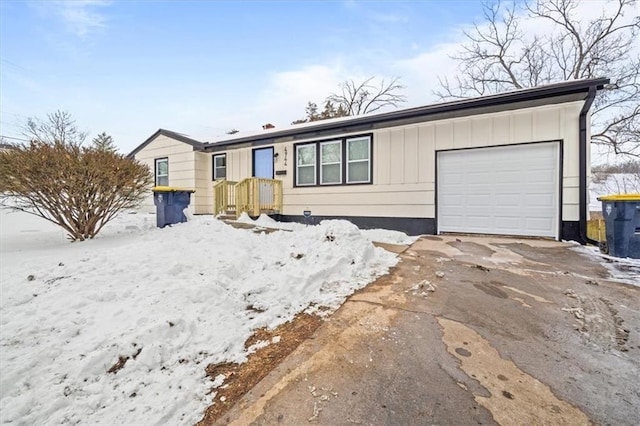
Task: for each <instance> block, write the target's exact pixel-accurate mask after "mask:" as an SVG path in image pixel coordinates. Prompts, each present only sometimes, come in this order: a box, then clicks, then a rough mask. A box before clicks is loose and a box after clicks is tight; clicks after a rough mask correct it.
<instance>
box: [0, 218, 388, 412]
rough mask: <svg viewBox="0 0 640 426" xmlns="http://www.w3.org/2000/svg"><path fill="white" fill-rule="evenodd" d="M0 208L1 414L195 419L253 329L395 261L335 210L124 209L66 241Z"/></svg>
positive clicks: (345, 291) (325, 300) (342, 293)
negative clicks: (307, 220) (236, 213)
mask: <svg viewBox="0 0 640 426" xmlns="http://www.w3.org/2000/svg"><path fill="white" fill-rule="evenodd" d="M2 219H3V225H2V226H3V227H2V232H3V234H2V240H3V244H2V272H1V287H0V291H1V299H0V313H1V315H0V345H1V347H2V350H1V354H0V361H1V363H2V376H1V377H0V389H1V395H0V398H1V400H0V411H1V412H2V415H1V419H2V422H3V423H5V422H6V423H11V422H13V423H18V424H44V423H47V424H58V423H67V422H68V423H79V422H82V423H85V424H96V423H100V424H193V423H195V422H196V421H197V420H199V419H200V417H201V415H202V413H203V410H204V409H205V408H206V407H207V406H208V405H209V404H210V401H211V400H212V396H211V394H207V392H208V391H209V389H210V388H211V386H212V382H211V381H209V380H208V379H207V378H206V377H205V371H204V370H205V367H206V366H207V365H208V364H210V363H217V362H223V361H237V362H238V361H243V360H244V359H245V357H246V352H245V349H244V342H245V340H246V339H247V338H248V337H249V336H250V335H251V334H252V331H253V330H254V329H256V328H259V327H264V326H267V327H275V326H276V325H278V324H281V323H283V322H286V321H288V320H290V319H292V318H293V317H294V315H295V314H296V313H298V312H300V311H303V310H305V309H310V310H313V309H316V308H318V307H320V306H326V307H329V308H331V309H335V308H337V307H338V306H339V305H340V304H341V303H342V301H343V300H344V298H345V297H346V296H348V295H349V294H351V293H352V292H353V291H355V290H356V289H359V288H361V287H363V286H365V285H366V284H367V283H369V282H371V281H372V280H374V279H375V278H376V277H377V276H380V275H382V274H384V273H386V271H387V270H388V268H389V267H391V266H393V265H394V264H395V263H396V262H397V258H396V257H395V256H394V255H393V254H391V253H389V252H387V251H385V250H383V249H380V248H376V247H374V246H373V245H372V244H371V242H370V241H368V240H367V239H366V238H364V237H363V236H362V234H361V232H360V230H359V229H358V228H356V227H355V226H354V225H352V224H351V223H349V222H346V221H325V222H322V223H321V224H320V225H318V226H309V227H305V226H302V227H299V228H297V229H295V230H294V231H292V232H274V233H271V234H268V235H267V234H265V233H260V234H256V233H253V232H247V231H246V230H240V229H235V228H232V227H231V226H228V225H226V224H224V223H223V222H221V221H218V220H216V219H214V218H211V217H202V216H199V217H195V218H193V219H192V220H191V221H190V222H188V223H185V224H180V225H176V226H173V227H168V228H165V229H157V228H155V227H153V224H154V222H155V217H154V216H151V215H122V216H120V217H119V218H118V219H117V220H116V221H114V222H113V223H110V224H109V225H107V227H106V228H105V230H104V234H101V235H99V236H98V238H96V239H95V240H93V241H87V242H83V243H73V244H72V243H67V242H65V241H64V234H63V233H61V232H59V231H57V230H56V229H55V228H51V227H48V225H47V224H46V222H45V223H44V224H45V225H47V226H43V228H46V229H40V230H39V231H38V232H32V233H30V232H26V231H28V230H29V229H30V225H29V226H26V227H25V226H20V225H19V222H20V221H21V220H24V214H22V215H6V214H4V213H3V217H2ZM8 222H12V223H8ZM47 227H48V228H47ZM41 235H42V237H41ZM310 306H311V308H309V307H310ZM119 360H120V364H121V367H122V368H121V369H120V370H119V371H115V372H112V373H108V372H107V371H108V370H110V369H113V370H117V368H118V366H117V365H116V364H117V362H118V361H119Z"/></svg>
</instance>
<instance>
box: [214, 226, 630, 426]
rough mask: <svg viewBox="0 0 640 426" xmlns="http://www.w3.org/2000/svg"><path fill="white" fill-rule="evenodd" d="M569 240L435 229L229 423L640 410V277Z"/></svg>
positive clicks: (525, 419) (625, 420)
mask: <svg viewBox="0 0 640 426" xmlns="http://www.w3.org/2000/svg"><path fill="white" fill-rule="evenodd" d="M571 247H573V246H572V245H570V244H564V243H558V242H553V241H541V240H528V239H522V240H517V239H497V238H482V237H467V236H457V237H456V236H445V237H423V238H422V239H420V240H418V241H417V242H416V243H415V244H413V245H412V246H411V247H408V248H407V247H390V249H395V250H398V251H401V250H404V251H403V252H402V253H401V254H400V257H401V259H402V261H401V262H400V263H399V264H398V266H397V267H396V268H395V269H394V270H392V271H391V273H390V274H389V275H387V276H385V277H382V278H381V279H379V280H378V281H377V282H375V283H373V284H371V285H370V286H368V287H367V288H366V289H364V290H362V291H360V292H358V293H357V294H354V295H353V296H352V297H350V298H349V300H348V301H347V302H346V303H345V304H344V305H343V306H342V307H341V308H340V309H339V310H338V311H337V312H336V313H335V314H334V315H332V316H331V317H330V318H329V319H328V320H327V322H326V323H325V324H324V325H323V326H321V327H320V328H319V329H318V331H317V332H316V334H315V335H314V336H313V338H312V339H310V340H308V341H307V342H305V343H303V344H302V345H301V346H300V347H299V348H298V349H297V350H296V351H295V352H293V353H292V354H291V355H290V356H289V357H288V358H287V359H286V360H285V361H284V362H283V363H282V364H280V366H279V367H277V368H276V369H275V370H274V371H272V372H271V374H269V375H268V376H267V377H266V378H265V379H264V380H263V381H262V382H260V383H259V384H258V385H257V386H256V387H255V388H254V389H253V390H252V391H251V392H249V393H248V394H247V395H246V396H245V397H244V398H243V399H242V400H241V401H240V402H239V403H238V404H236V406H235V407H234V408H233V409H232V410H231V411H229V412H228V413H227V414H226V415H225V416H224V417H223V418H222V419H220V420H219V422H218V423H219V424H230V423H231V424H243V425H244V424H255V425H268V424H269V425H271V424H284V425H301V424H321V425H347V424H367V425H369V424H371V425H399V424H403V425H431V424H442V425H450V424H455V425H466V424H496V423H497V424H503V425H508V424H589V423H597V424H612V425H636V424H638V419H640V380H639V377H640V288H639V287H634V286H629V285H624V284H620V283H616V282H613V281H610V280H609V279H608V277H609V276H610V274H609V272H608V270H607V269H605V268H604V267H603V266H602V265H600V263H599V262H596V261H594V258H593V257H589V256H586V255H584V254H580V253H579V252H577V251H575V250H572V249H571Z"/></svg>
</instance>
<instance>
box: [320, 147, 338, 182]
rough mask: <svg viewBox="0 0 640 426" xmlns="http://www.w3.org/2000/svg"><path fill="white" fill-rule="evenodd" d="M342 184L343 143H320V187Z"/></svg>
mask: <svg viewBox="0 0 640 426" xmlns="http://www.w3.org/2000/svg"><path fill="white" fill-rule="evenodd" d="M340 183H342V141H329V142H321V143H320V185H336V184H340Z"/></svg>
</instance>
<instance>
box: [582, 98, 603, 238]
mask: <svg viewBox="0 0 640 426" xmlns="http://www.w3.org/2000/svg"><path fill="white" fill-rule="evenodd" d="M595 97H596V87H595V86H591V87H589V93H588V94H587V98H586V99H585V101H584V105H582V110H580V118H579V126H580V133H579V134H578V143H579V154H578V159H579V163H580V165H579V172H578V179H579V198H578V204H579V206H578V208H579V209H580V222H579V228H580V244H593V245H595V246H597V245H599V244H600V243H599V242H598V241H596V240H592V239H591V238H589V237H588V236H587V190H588V180H587V149H588V147H589V145H588V144H589V143H591V141H588V140H587V114H588V113H589V109H591V105H592V104H593V100H594V99H595Z"/></svg>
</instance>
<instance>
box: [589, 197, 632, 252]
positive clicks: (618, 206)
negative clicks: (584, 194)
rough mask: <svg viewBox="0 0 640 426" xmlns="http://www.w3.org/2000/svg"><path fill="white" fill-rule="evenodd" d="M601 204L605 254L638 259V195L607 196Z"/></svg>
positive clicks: (602, 199)
mask: <svg viewBox="0 0 640 426" xmlns="http://www.w3.org/2000/svg"><path fill="white" fill-rule="evenodd" d="M598 201H600V202H602V216H603V217H604V220H605V227H606V235H607V252H608V253H609V254H610V255H611V256H616V257H631V258H633V259H640V194H623V195H607V196H605V197H598Z"/></svg>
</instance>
